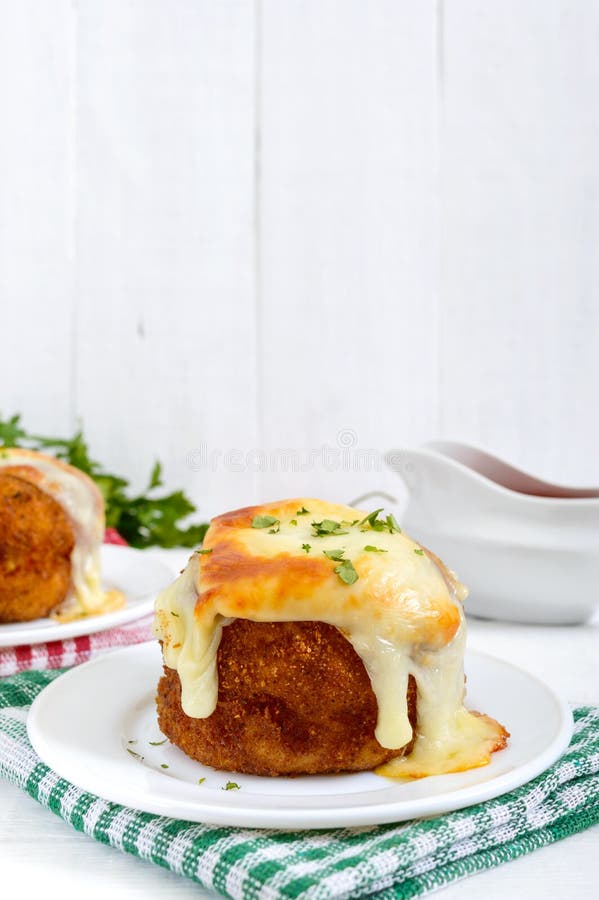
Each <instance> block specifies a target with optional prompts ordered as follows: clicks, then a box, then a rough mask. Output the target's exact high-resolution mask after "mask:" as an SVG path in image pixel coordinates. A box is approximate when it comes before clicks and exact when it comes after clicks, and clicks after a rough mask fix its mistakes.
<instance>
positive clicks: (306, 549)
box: [302, 544, 312, 553]
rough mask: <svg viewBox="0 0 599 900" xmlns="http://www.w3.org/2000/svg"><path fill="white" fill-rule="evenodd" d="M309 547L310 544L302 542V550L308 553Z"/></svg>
mask: <svg viewBox="0 0 599 900" xmlns="http://www.w3.org/2000/svg"><path fill="white" fill-rule="evenodd" d="M311 549H312V547H311V545H310V544H302V550H305V551H306V553H309V552H310V550H311Z"/></svg>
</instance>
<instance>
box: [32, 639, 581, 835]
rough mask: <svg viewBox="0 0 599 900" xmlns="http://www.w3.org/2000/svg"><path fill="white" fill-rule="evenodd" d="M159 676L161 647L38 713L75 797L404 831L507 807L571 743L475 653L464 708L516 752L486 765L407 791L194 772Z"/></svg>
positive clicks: (65, 679)
mask: <svg viewBox="0 0 599 900" xmlns="http://www.w3.org/2000/svg"><path fill="white" fill-rule="evenodd" d="M160 673H161V658H160V651H159V648H158V645H157V644H155V643H148V644H139V645H137V646H135V647H127V648H125V649H123V650H120V651H115V652H114V653H111V654H109V655H108V656H105V657H100V658H98V659H96V660H93V661H92V662H89V663H85V664H84V665H82V666H78V667H77V668H75V669H72V670H71V671H70V672H67V673H66V674H65V675H62V676H61V677H60V678H58V679H57V680H56V681H54V682H52V683H51V684H50V685H48V687H47V688H45V690H44V691H42V693H41V694H40V695H39V696H38V697H37V699H36V700H35V701H34V703H33V705H32V707H31V711H30V714H29V718H28V723H27V724H28V732H29V737H30V740H31V742H32V744H33V747H34V748H35V750H36V752H37V753H38V754H39V756H40V757H41V758H42V760H43V761H44V762H45V763H46V764H47V765H49V766H51V767H52V768H53V769H55V771H56V772H58V774H59V775H61V776H62V777H64V778H66V779H68V780H69V781H71V782H73V783H74V784H76V785H77V786H78V787H80V788H82V789H84V790H87V791H90V792H92V793H94V794H98V795H99V796H101V797H104V798H105V799H107V800H111V801H113V802H115V803H121V804H124V805H125V806H131V807H134V808H136V809H140V810H144V811H146V812H150V813H157V814H159V815H165V816H171V817H174V818H178V819H187V820H190V821H193V822H207V823H213V824H217V825H241V826H250V827H270V828H291V829H297V828H326V827H337V826H360V825H372V824H377V823H382V822H398V821H403V820H406V819H411V818H414V817H418V816H430V815H434V814H437V813H444V812H449V811H451V810H455V809H461V808H462V807H465V806H470V805H472V804H474V803H479V802H481V801H483V800H488V799H490V798H492V797H497V796H500V795H501V794H503V793H505V792H506V791H509V790H512V789H513V788H515V787H518V786H520V785H522V784H525V783H526V782H527V781H529V780H530V779H532V778H534V777H535V776H536V775H538V774H539V773H541V772H543V771H544V770H545V769H546V768H547V767H548V766H550V765H551V764H552V763H553V762H555V760H556V759H557V758H558V757H559V756H560V754H561V753H562V752H563V751H564V749H565V748H566V747H567V745H568V743H569V740H570V737H571V735H572V715H571V713H570V710H569V709H568V707H567V706H566V705H565V704H564V703H563V702H562V701H561V700H560V699H559V698H558V697H556V696H555V694H554V693H553V692H552V691H551V690H550V689H549V688H548V687H547V686H546V685H544V684H542V683H541V682H540V681H538V680H537V679H536V678H534V677H533V676H532V675H530V674H528V673H526V672H524V671H522V670H521V669H517V668H515V667H514V666H512V665H510V664H509V663H506V662H503V661H501V660H499V659H494V658H493V657H490V656H485V655H483V654H478V653H469V654H467V658H466V673H467V676H468V702H467V705H468V706H469V707H470V708H472V709H478V710H481V711H483V712H486V713H488V714H489V715H492V716H493V717H495V718H497V719H498V720H499V721H500V722H502V723H503V724H504V725H505V726H506V728H507V729H508V730H509V731H510V732H511V738H510V742H509V746H508V748H507V749H506V750H503V751H501V752H499V753H496V754H494V756H493V760H492V762H491V764H490V765H488V766H485V767H483V768H479V769H474V770H472V771H469V772H460V773H459V774H456V775H439V776H435V777H430V778H423V779H420V780H418V781H411V782H401V781H396V780H391V779H387V778H382V777H380V776H377V775H374V774H373V773H371V772H363V773H360V774H357V775H333V776H319V777H301V778H259V777H256V776H251V775H238V774H230V773H226V772H217V771H215V770H214V769H211V768H208V767H206V766H202V765H200V764H199V763H196V762H194V761H193V760H191V759H189V758H188V757H187V756H185V754H183V753H182V752H181V751H180V750H179V749H178V748H177V747H175V746H173V745H172V744H170V743H169V742H168V741H166V740H165V739H164V738H163V736H162V735H161V734H160V732H159V731H158V725H157V722H156V709H155V695H156V685H157V683H158V679H159V677H160ZM228 783H229V788H228V789H227V784H228ZM231 783H232V784H231ZM232 785H234V786H232Z"/></svg>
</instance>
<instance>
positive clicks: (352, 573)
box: [333, 559, 358, 584]
mask: <svg viewBox="0 0 599 900" xmlns="http://www.w3.org/2000/svg"><path fill="white" fill-rule="evenodd" d="M333 571H334V572H335V574H336V575H338V576H339V578H340V579H341V581H343V582H344V583H345V584H355V582H356V581H357V580H358V573H357V572H356V570H355V569H354V567H353V564H352V563H351V562H350V560H349V559H344V560H343V562H341V563H340V564H339V565H338V566H335V568H334V570H333Z"/></svg>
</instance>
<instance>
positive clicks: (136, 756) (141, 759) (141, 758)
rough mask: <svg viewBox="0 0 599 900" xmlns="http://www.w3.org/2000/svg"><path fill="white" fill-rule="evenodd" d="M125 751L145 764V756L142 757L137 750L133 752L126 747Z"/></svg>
mask: <svg viewBox="0 0 599 900" xmlns="http://www.w3.org/2000/svg"><path fill="white" fill-rule="evenodd" d="M125 750H126V751H127V753H130V754H131V756H134V757H135V759H139V761H140V762H143V756H142V755H141V753H136V752H135V750H132V749H131V748H130V747H125Z"/></svg>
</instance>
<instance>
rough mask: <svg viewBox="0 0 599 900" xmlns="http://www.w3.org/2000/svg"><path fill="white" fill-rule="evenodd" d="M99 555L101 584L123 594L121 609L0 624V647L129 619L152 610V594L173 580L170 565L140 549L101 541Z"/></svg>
mask: <svg viewBox="0 0 599 900" xmlns="http://www.w3.org/2000/svg"><path fill="white" fill-rule="evenodd" d="M100 559H101V566H102V585H103V586H104V587H105V588H107V589H110V588H118V590H119V591H122V592H123V593H124V594H125V596H126V598H127V602H126V603H125V606H124V607H123V608H122V609H117V610H115V611H114V612H110V613H104V615H101V616H86V617H85V618H83V619H75V621H74V622H62V623H61V622H56V621H55V620H54V619H34V620H33V621H32V622H11V623H9V624H6V625H5V624H0V647H20V646H21V645H23V644H41V643H44V642H45V641H59V640H65V639H66V638H73V637H79V636H80V635H83V634H94V633H95V632H97V631H106V629H107V628H114V627H115V626H116V625H124V624H125V622H133V621H134V620H135V619H140V618H142V616H146V615H148V614H149V613H151V612H152V610H153V608H154V599H155V597H156V594H157V593H158V591H160V590H162V588H163V587H166V585H167V584H170V582H171V581H172V580H173V572H172V571H171V569H170V568H169V567H168V566H166V565H165V564H164V563H163V562H161V561H160V560H159V559H156V557H154V556H152V554H149V553H147V551H144V550H133V549H132V548H131V547H119V546H117V545H113V544H103V545H102V547H101V551H100Z"/></svg>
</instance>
